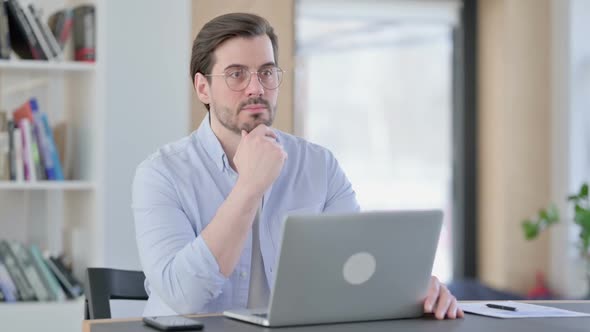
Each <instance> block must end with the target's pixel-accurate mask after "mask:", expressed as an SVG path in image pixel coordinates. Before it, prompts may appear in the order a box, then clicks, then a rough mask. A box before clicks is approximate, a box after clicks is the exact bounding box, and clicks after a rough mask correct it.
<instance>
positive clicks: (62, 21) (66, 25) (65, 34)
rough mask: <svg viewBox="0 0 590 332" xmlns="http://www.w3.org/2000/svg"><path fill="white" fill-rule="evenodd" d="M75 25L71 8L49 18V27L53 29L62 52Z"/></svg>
mask: <svg viewBox="0 0 590 332" xmlns="http://www.w3.org/2000/svg"><path fill="white" fill-rule="evenodd" d="M73 23H74V22H73V14H72V9H70V8H66V9H63V10H60V11H57V12H55V13H53V14H52V15H51V16H49V20H48V22H47V25H48V26H49V28H50V29H51V32H52V33H53V35H54V36H55V39H56V40H57V43H58V44H59V46H60V48H61V49H62V51H63V49H64V48H65V45H66V42H67V41H68V39H69V38H70V35H71V32H72V27H73Z"/></svg>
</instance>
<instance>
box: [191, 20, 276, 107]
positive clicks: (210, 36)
mask: <svg viewBox="0 0 590 332" xmlns="http://www.w3.org/2000/svg"><path fill="white" fill-rule="evenodd" d="M265 34H266V35H267V36H268V38H269V39H270V42H271V43H272V50H273V53H274V61H275V63H278V51H279V46H278V40H277V35H275V33H274V29H273V28H272V26H271V25H270V23H268V21H267V20H266V19H264V18H263V17H260V16H258V15H255V14H248V13H231V14H225V15H221V16H217V17H216V18H214V19H212V20H211V21H209V22H207V23H206V24H205V25H204V26H203V28H202V29H201V31H199V33H198V34H197V37H196V38H195V41H194V42H193V49H192V54H191V68H190V69H191V72H190V74H191V80H192V81H193V84H194V83H195V82H194V80H195V75H196V74H197V73H201V74H203V75H207V74H211V70H212V69H213V66H214V65H215V57H214V55H213V52H214V51H215V50H216V49H217V47H219V45H221V44H222V43H223V42H225V41H226V40H229V39H231V38H236V37H245V38H253V37H258V36H263V35H265ZM207 80H208V81H209V82H211V78H210V77H207ZM205 107H206V108H207V110H209V105H208V104H205Z"/></svg>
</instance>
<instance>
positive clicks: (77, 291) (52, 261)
mask: <svg viewBox="0 0 590 332" xmlns="http://www.w3.org/2000/svg"><path fill="white" fill-rule="evenodd" d="M45 258H46V262H47V265H48V266H49V268H50V269H51V271H52V272H53V274H54V275H55V276H56V277H57V280H59V283H60V284H61V285H62V287H63V288H64V290H65V291H66V294H67V295H68V297H69V298H76V297H79V296H81V295H82V294H84V288H83V287H82V284H81V283H80V282H79V281H78V280H77V279H76V278H75V277H74V275H73V274H72V272H71V271H70V270H68V269H67V268H66V266H65V264H64V263H63V261H62V259H61V258H59V257H54V256H47V257H45Z"/></svg>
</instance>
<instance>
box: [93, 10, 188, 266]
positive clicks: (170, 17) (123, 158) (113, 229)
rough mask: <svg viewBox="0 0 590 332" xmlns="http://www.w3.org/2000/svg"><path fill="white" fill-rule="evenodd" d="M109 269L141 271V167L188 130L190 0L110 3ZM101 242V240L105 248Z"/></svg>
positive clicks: (106, 13) (105, 210) (106, 14)
mask: <svg viewBox="0 0 590 332" xmlns="http://www.w3.org/2000/svg"><path fill="white" fill-rule="evenodd" d="M101 9H102V12H101V13H99V15H101V17H102V18H103V20H102V23H103V28H104V29H106V31H105V33H104V34H102V36H103V37H104V38H103V39H102V40H98V43H97V45H98V47H99V48H100V47H101V46H100V45H101V43H102V45H104V46H102V47H103V48H102V50H103V52H102V53H99V56H102V57H104V68H105V72H104V77H103V80H102V83H103V84H104V96H102V98H104V100H103V103H104V105H103V109H104V110H105V114H104V118H103V121H104V128H105V129H104V133H103V135H104V136H105V137H104V140H103V142H105V143H104V144H105V145H104V146H103V147H102V148H103V161H104V168H102V169H103V170H104V174H102V177H103V182H102V183H104V187H103V188H102V190H101V195H102V200H103V206H102V209H101V211H99V213H102V220H104V221H105V222H104V228H103V232H104V234H103V236H104V237H103V241H104V244H102V248H104V253H103V257H102V259H100V258H99V261H103V262H104V265H105V266H108V267H116V268H124V269H139V268H140V264H139V259H138V255H137V249H136V245H135V232H134V225H133V215H132V211H131V183H132V180H133V176H134V173H135V168H136V166H137V165H138V164H139V163H140V162H141V161H142V160H143V159H145V158H146V157H147V156H148V155H149V154H150V153H152V152H154V151H155V150H156V149H157V148H158V147H159V146H161V145H163V144H165V143H167V142H171V141H174V140H177V139H179V138H181V137H182V136H185V135H186V134H187V129H188V128H189V123H188V121H189V107H190V106H189V86H190V79H189V76H190V75H189V57H190V49H191V44H190V41H191V36H190V34H191V24H190V15H191V11H190V9H191V4H190V1H188V0H175V1H167V0H149V1H146V0H125V1H116V2H115V1H104V3H103V5H102V7H101ZM99 247H101V245H99Z"/></svg>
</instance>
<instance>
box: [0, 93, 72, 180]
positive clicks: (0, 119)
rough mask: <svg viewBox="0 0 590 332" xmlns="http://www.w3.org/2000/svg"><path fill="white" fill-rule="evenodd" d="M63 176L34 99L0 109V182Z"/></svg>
mask: <svg viewBox="0 0 590 332" xmlns="http://www.w3.org/2000/svg"><path fill="white" fill-rule="evenodd" d="M63 179H64V176H63V171H62V167H61V162H60V159H59V154H58V152H57V148H56V144H55V139H54V136H53V130H52V128H51V126H50V125H49V120H48V118H47V114H46V113H44V112H41V111H40V110H39V105H38V102H37V99H36V98H31V99H29V100H28V101H27V102H25V103H24V104H22V105H21V106H20V107H18V108H17V109H16V110H15V111H14V112H12V113H11V114H9V113H7V112H0V181H8V180H10V181H29V182H34V181H38V180H57V181H60V180H63Z"/></svg>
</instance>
